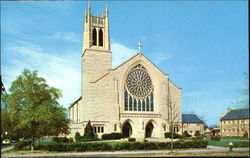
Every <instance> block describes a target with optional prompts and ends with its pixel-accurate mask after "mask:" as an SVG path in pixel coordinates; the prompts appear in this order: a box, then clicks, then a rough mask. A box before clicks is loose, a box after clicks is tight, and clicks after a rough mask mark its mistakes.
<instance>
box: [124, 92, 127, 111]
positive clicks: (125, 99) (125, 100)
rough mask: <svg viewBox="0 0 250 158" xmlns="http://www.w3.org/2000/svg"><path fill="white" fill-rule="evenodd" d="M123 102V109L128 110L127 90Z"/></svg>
mask: <svg viewBox="0 0 250 158" xmlns="http://www.w3.org/2000/svg"><path fill="white" fill-rule="evenodd" d="M124 102H125V110H126V111H127V110H128V92H127V91H125V97H124Z"/></svg>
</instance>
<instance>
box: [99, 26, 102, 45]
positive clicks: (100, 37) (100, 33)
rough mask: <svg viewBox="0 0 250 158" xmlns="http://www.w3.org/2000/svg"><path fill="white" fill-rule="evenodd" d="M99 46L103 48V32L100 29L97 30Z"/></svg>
mask: <svg viewBox="0 0 250 158" xmlns="http://www.w3.org/2000/svg"><path fill="white" fill-rule="evenodd" d="M99 46H103V32H102V29H100V30H99Z"/></svg>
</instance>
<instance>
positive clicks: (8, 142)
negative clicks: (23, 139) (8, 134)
mask: <svg viewBox="0 0 250 158" xmlns="http://www.w3.org/2000/svg"><path fill="white" fill-rule="evenodd" d="M2 143H3V144H5V145H10V140H9V139H4V140H3V141H2Z"/></svg>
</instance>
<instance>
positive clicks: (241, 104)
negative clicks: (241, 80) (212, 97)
mask: <svg viewBox="0 0 250 158" xmlns="http://www.w3.org/2000/svg"><path fill="white" fill-rule="evenodd" d="M245 76H246V83H245V84H246V87H245V88H244V89H243V90H242V91H241V95H242V96H243V98H242V99H240V100H237V101H235V102H232V104H233V105H234V106H236V107H237V108H249V74H248V73H245Z"/></svg>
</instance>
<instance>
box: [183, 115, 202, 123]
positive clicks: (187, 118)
mask: <svg viewBox="0 0 250 158" xmlns="http://www.w3.org/2000/svg"><path fill="white" fill-rule="evenodd" d="M182 123H203V121H202V120H201V119H200V118H199V117H198V116H196V115H195V114H182Z"/></svg>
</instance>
